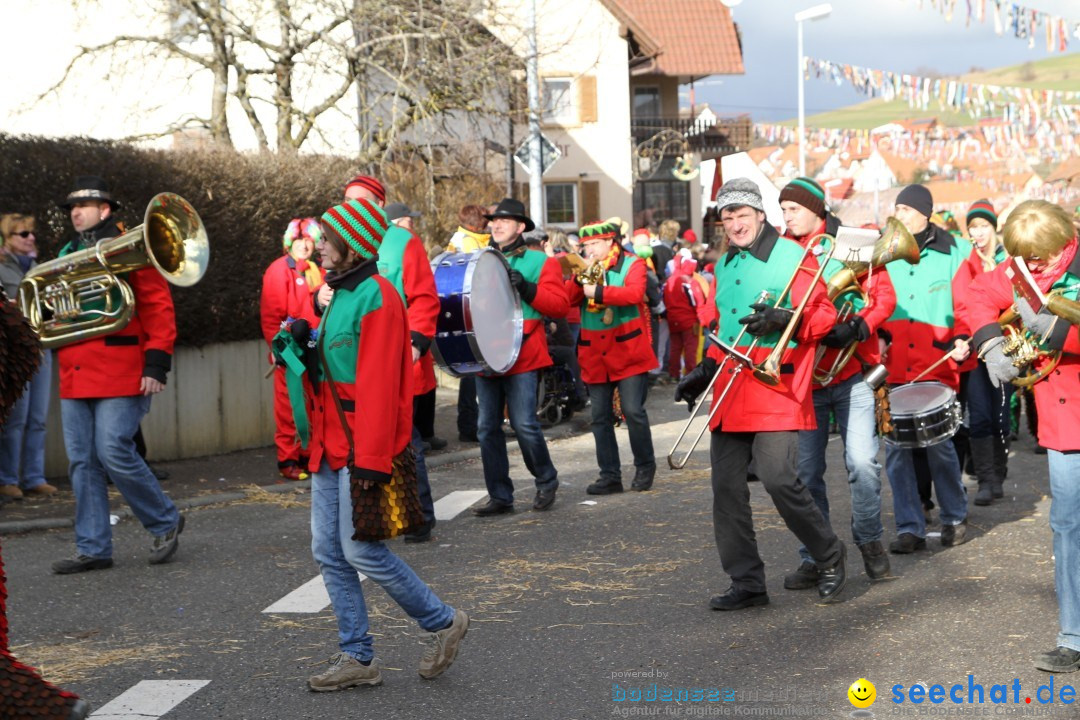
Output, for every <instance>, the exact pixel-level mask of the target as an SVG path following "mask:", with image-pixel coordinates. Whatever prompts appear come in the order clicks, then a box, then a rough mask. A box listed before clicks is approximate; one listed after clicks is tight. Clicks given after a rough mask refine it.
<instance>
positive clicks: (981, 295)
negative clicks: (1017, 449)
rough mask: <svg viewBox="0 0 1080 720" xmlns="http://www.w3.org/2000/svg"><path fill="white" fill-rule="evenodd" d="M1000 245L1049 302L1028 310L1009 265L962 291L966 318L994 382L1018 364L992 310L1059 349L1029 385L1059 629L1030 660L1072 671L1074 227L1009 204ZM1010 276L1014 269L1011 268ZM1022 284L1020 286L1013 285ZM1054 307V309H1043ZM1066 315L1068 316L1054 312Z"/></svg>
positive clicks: (1075, 638) (1076, 361) (1078, 499)
mask: <svg viewBox="0 0 1080 720" xmlns="http://www.w3.org/2000/svg"><path fill="white" fill-rule="evenodd" d="M1005 250H1006V252H1008V253H1009V255H1011V256H1013V257H1014V258H1018V259H1019V258H1022V259H1023V261H1024V262H1025V263H1026V264H1027V267H1028V269H1029V270H1030V273H1031V278H1032V279H1033V281H1034V284H1035V285H1037V286H1038V289H1039V291H1040V294H1041V295H1043V296H1044V297H1045V296H1046V295H1050V298H1049V303H1048V304H1047V305H1046V306H1044V307H1042V308H1040V309H1039V310H1038V311H1036V309H1035V308H1033V307H1032V305H1031V303H1029V302H1028V301H1027V300H1026V299H1024V297H1022V296H1021V295H1020V294H1019V293H1018V292H1016V291H1014V288H1015V287H1016V284H1014V282H1013V281H1011V280H1010V278H1009V273H1010V270H1011V268H1010V267H1009V263H1002V264H1001V265H998V266H997V268H995V269H994V270H993V271H992V272H989V273H985V274H983V275H980V276H979V277H977V278H976V279H975V281H974V282H973V283H972V286H971V289H970V297H971V307H970V317H971V322H972V326H973V327H974V328H976V330H975V335H974V337H973V338H972V344H973V345H974V346H975V347H976V348H978V350H979V356H980V357H981V358H982V360H983V361H984V362H985V363H986V370H987V372H988V373H989V375H990V379H991V381H992V382H993V383H994V384H995V385H1001V384H1004V383H1008V382H1010V381H1011V380H1012V379H1013V378H1016V377H1017V375H1018V374H1019V373H1020V371H1021V369H1020V368H1017V367H1016V366H1015V364H1014V362H1013V358H1012V357H1010V356H1008V355H1006V354H1005V352H1004V349H1005V347H1006V346H1005V338H1004V337H1002V328H1001V326H1000V325H999V324H998V317H999V314H1000V313H1001V312H1003V311H1005V310H1008V309H1009V308H1011V307H1013V306H1015V308H1016V310H1017V312H1018V313H1019V315H1020V318H1021V320H1022V323H1023V329H1024V330H1025V331H1027V332H1028V333H1029V334H1030V335H1031V336H1032V338H1033V339H1034V342H1036V343H1037V344H1038V346H1039V348H1040V349H1042V350H1044V351H1048V352H1054V351H1058V352H1060V353H1061V356H1060V361H1059V362H1058V365H1057V368H1056V370H1054V371H1053V372H1048V373H1047V374H1046V376H1045V378H1044V379H1042V380H1040V381H1039V382H1036V383H1035V385H1034V391H1035V403H1036V405H1037V407H1038V409H1039V417H1040V420H1041V422H1040V423H1039V438H1038V441H1039V444H1040V445H1042V446H1043V447H1045V448H1047V454H1046V456H1047V460H1048V461H1049V464H1050V494H1051V495H1052V496H1053V502H1052V504H1051V505H1050V528H1051V529H1052V530H1053V531H1054V576H1055V585H1056V587H1057V596H1058V613H1059V618H1060V626H1061V627H1060V632H1059V633H1058V636H1057V647H1056V648H1054V649H1053V650H1051V651H1049V652H1045V653H1041V654H1039V655H1037V656H1036V657H1035V667H1037V668H1039V669H1040V670H1046V671H1048V672H1074V671H1076V670H1080V523H1078V522H1077V517H1078V515H1080V483H1077V477H1078V476H1080V435H1077V433H1076V427H1077V426H1078V425H1080V335H1078V332H1077V327H1076V324H1075V323H1076V322H1077V319H1078V318H1080V305H1077V303H1076V300H1077V290H1078V289H1080V257H1077V252H1076V250H1077V238H1076V230H1075V229H1074V228H1073V224H1072V222H1071V220H1070V218H1069V214H1068V213H1067V212H1066V211H1065V210H1063V209H1062V208H1061V207H1059V206H1057V205H1055V204H1053V203H1049V202H1046V201H1044V200H1028V201H1026V202H1022V203H1020V204H1019V205H1017V206H1016V208H1015V209H1014V210H1013V211H1012V213H1010V214H1009V219H1008V220H1007V221H1006V222H1005ZM1012 274H1014V275H1015V274H1016V273H1015V272H1013V273H1012ZM1021 285H1022V284H1021ZM1050 307H1053V308H1054V312H1051V311H1050ZM1057 313H1061V315H1062V316H1063V315H1068V319H1066V318H1065V317H1062V316H1059V315H1058V314H1057ZM1052 362H1053V361H1052V359H1051V358H1050V357H1046V356H1043V357H1040V358H1039V359H1037V360H1036V361H1035V363H1034V367H1033V368H1032V369H1033V370H1035V371H1044V370H1046V366H1047V365H1048V364H1050V363H1052Z"/></svg>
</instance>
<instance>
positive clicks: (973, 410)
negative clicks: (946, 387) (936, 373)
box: [967, 360, 1014, 441]
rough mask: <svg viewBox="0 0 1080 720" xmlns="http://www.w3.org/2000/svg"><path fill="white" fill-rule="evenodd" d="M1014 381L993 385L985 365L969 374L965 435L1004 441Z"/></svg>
mask: <svg viewBox="0 0 1080 720" xmlns="http://www.w3.org/2000/svg"><path fill="white" fill-rule="evenodd" d="M1013 387H1014V386H1013V384H1012V383H1005V386H1004V387H1003V388H996V387H994V385H993V383H991V382H990V375H989V374H988V373H987V372H986V364H985V363H984V362H983V361H982V360H980V361H979V364H978V365H977V366H976V367H975V369H974V370H972V371H971V372H970V373H968V386H967V411H968V435H969V436H970V437H972V438H985V437H995V438H998V439H999V440H1001V441H1005V440H1007V439H1008V437H1009V433H1010V432H1011V431H1012V429H1011V428H1010V427H1009V399H1010V398H1011V397H1012V393H1013Z"/></svg>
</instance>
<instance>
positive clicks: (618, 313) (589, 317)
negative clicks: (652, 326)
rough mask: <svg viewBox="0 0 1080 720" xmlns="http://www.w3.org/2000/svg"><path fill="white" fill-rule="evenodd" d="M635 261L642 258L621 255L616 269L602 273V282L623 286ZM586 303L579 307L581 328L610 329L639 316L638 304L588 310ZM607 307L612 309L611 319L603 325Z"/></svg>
mask: <svg viewBox="0 0 1080 720" xmlns="http://www.w3.org/2000/svg"><path fill="white" fill-rule="evenodd" d="M636 262H642V260H641V259H640V258H638V257H637V256H635V255H623V257H622V261H621V262H619V263H617V267H618V266H620V265H621V267H619V269H618V271H616V270H615V269H614V268H613V269H610V270H608V271H607V272H606V273H604V284H605V285H607V286H609V287H625V286H626V275H627V273H629V272H630V268H631V267H632V266H633V264H634V263H636ZM586 305H587V304H586ZM586 305H582V308H581V327H582V329H583V330H612V329H614V328H618V327H620V326H622V325H625V324H626V323H628V322H631V321H633V320H637V319H638V318H639V317H641V307H640V305H607V306H605V309H604V310H601V311H600V312H589V311H588V310H587V309H586ZM608 309H610V310H611V311H612V316H613V320H612V323H611V324H610V325H605V324H604V315H605V314H606V312H607V310H608Z"/></svg>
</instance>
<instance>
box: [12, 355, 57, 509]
mask: <svg viewBox="0 0 1080 720" xmlns="http://www.w3.org/2000/svg"><path fill="white" fill-rule="evenodd" d="M51 383H52V351H51V350H46V351H45V353H44V354H43V355H42V358H41V365H40V366H39V367H38V370H37V372H36V373H34V376H33V377H32V378H30V381H29V382H27V383H26V389H25V390H24V392H23V394H22V397H20V398H19V400H18V401H17V402H16V403H15V407H14V408H12V410H11V414H10V415H9V416H8V419H7V422H6V423H5V424H4V426H3V429H2V430H0V485H21V486H22V488H23V489H24V490H29V489H30V488H35V487H37V486H39V485H44V484H45V419H46V417H47V416H48V414H49V394H50V390H51V388H50V385H51Z"/></svg>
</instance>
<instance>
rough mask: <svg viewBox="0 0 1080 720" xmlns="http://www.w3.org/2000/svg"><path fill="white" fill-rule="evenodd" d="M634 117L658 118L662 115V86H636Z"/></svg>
mask: <svg viewBox="0 0 1080 720" xmlns="http://www.w3.org/2000/svg"><path fill="white" fill-rule="evenodd" d="M632 117H636V118H658V117H660V88H655V87H636V88H634V110H633V113H632Z"/></svg>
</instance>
